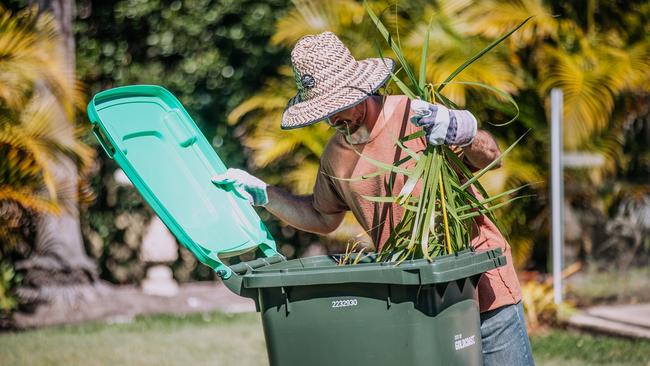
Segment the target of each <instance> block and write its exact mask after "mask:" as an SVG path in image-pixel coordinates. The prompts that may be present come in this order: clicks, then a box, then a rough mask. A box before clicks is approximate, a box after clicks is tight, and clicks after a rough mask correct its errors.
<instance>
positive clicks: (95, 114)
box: [88, 85, 278, 279]
mask: <svg viewBox="0 0 650 366" xmlns="http://www.w3.org/2000/svg"><path fill="white" fill-rule="evenodd" d="M88 117H89V118H90V121H91V123H92V125H93V133H94V134H95V136H96V137H97V139H98V140H99V142H100V144H101V145H102V148H103V149H104V151H105V152H106V154H108V156H109V157H111V158H113V159H115V161H116V162H117V163H118V164H119V166H120V167H121V168H122V170H124V173H125V174H126V176H127V177H129V179H130V180H131V182H132V183H133V185H134V186H135V188H136V189H137V190H138V191H139V192H140V193H141V194H142V196H143V197H144V199H145V200H146V201H147V203H148V204H149V205H150V206H151V208H152V209H153V210H154V211H155V212H156V214H158V216H160V219H161V220H162V221H163V222H164V223H165V225H167V227H168V228H169V229H170V231H171V232H172V233H173V234H174V236H176V238H177V239H178V240H179V241H180V242H181V244H182V245H184V246H185V247H186V248H187V249H189V250H190V251H191V252H192V253H193V254H194V255H195V256H196V257H197V259H199V260H200V261H201V262H203V263H204V264H206V265H208V266H210V267H211V268H212V269H213V270H215V271H217V272H218V273H219V275H220V276H221V277H222V278H223V279H227V278H229V277H230V276H231V274H232V271H231V269H230V268H229V267H228V266H226V265H224V264H223V263H222V261H221V258H225V257H230V256H236V255H239V254H242V253H244V252H247V251H250V250H253V249H255V248H259V249H260V250H261V252H262V253H263V254H264V256H265V257H271V256H274V255H278V253H277V250H276V245H275V241H274V240H273V238H272V237H271V234H270V233H269V231H268V230H267V228H266V226H264V223H262V221H261V220H260V218H259V216H258V215H257V213H256V212H255V210H254V209H253V208H252V206H251V205H250V204H249V203H248V201H246V200H245V199H243V198H240V197H238V196H237V195H235V194H234V193H233V192H231V190H232V188H221V187H218V186H215V185H214V184H213V183H212V181H211V180H210V178H211V177H212V176H213V175H214V174H218V173H223V172H225V171H226V166H225V165H224V163H223V162H222V161H221V159H220V158H219V156H218V155H217V153H216V152H215V151H214V149H213V148H212V146H211V145H210V144H209V143H208V141H207V140H206V138H205V136H203V134H202V133H201V131H200V130H199V129H198V127H197V126H196V124H195V123H194V121H193V120H192V118H191V117H190V116H189V114H188V113H187V111H185V108H183V106H182V105H181V103H180V102H179V101H178V99H176V98H175V97H174V96H173V95H172V94H171V93H170V92H169V91H167V90H166V89H164V88H162V87H160V86H155V85H133V86H125V87H119V88H114V89H109V90H106V91H103V92H101V93H98V94H97V95H95V97H94V98H93V99H92V100H91V101H90V103H89V104H88Z"/></svg>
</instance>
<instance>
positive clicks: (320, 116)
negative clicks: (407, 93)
mask: <svg viewBox="0 0 650 366" xmlns="http://www.w3.org/2000/svg"><path fill="white" fill-rule="evenodd" d="M358 65H359V67H358V68H357V74H356V75H355V77H354V79H353V80H349V81H347V82H346V84H348V85H343V86H341V87H340V88H339V90H335V91H333V92H332V93H328V94H326V95H322V96H319V97H315V98H311V99H309V100H305V101H301V100H300V96H299V95H296V96H295V97H293V98H291V100H289V103H288V104H287V108H286V109H285V111H284V113H283V114H282V123H281V125H280V126H281V128H282V129H283V130H291V129H294V128H300V127H305V126H309V125H312V124H314V123H317V122H320V121H322V120H324V119H326V118H328V117H331V116H333V115H334V114H336V113H338V112H340V111H343V110H345V109H348V108H350V107H353V106H355V105H357V104H359V103H361V102H362V101H363V100H365V99H366V98H367V97H369V96H370V95H372V94H373V93H374V92H375V91H377V89H379V88H380V87H381V86H382V85H384V84H385V83H386V81H388V78H390V74H391V72H392V70H393V67H394V66H395V61H393V60H392V59H390V58H383V59H382V58H369V59H366V60H362V61H359V62H358Z"/></svg>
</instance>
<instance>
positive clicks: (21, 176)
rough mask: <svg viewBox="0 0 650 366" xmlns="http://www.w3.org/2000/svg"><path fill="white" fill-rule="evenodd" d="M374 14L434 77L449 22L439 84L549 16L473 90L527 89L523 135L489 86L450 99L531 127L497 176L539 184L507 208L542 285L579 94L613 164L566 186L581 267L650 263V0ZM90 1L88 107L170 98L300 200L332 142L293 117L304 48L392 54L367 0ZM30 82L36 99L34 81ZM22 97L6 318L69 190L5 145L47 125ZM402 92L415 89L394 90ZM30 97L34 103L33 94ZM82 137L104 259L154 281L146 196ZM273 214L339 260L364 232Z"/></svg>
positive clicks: (11, 170)
mask: <svg viewBox="0 0 650 366" xmlns="http://www.w3.org/2000/svg"><path fill="white" fill-rule="evenodd" d="M27 5H28V2H26V1H19V0H9V1H7V5H6V6H7V8H8V10H2V14H1V15H0V21H1V22H2V23H0V32H1V33H0V54H2V55H5V54H7V53H8V52H10V51H11V47H10V45H11V43H10V42H8V41H7V39H10V38H11V36H10V34H11V33H9V31H10V28H8V26H7V25H6V24H9V23H8V22H10V21H11V19H14V18H17V17H19V16H18V15H17V14H18V13H16V11H19V10H21V9H24V8H25V7H26V6H27ZM370 5H371V7H372V8H373V9H375V10H376V11H377V12H378V13H380V14H381V16H382V18H383V21H384V23H385V24H386V25H387V26H389V27H391V31H392V32H393V34H396V33H397V32H398V31H399V35H400V42H401V45H402V47H403V48H404V49H405V51H406V55H407V57H408V59H409V61H410V62H411V63H412V65H413V66H414V68H416V69H417V67H415V66H417V65H418V59H419V57H420V51H419V50H420V47H421V45H422V42H423V35H424V29H425V28H426V27H427V26H428V25H429V24H431V38H430V45H429V50H430V52H429V57H430V59H429V65H430V66H429V67H428V68H427V70H428V73H429V75H428V78H429V79H430V80H431V81H432V82H440V81H442V79H441V78H443V77H444V76H446V75H448V74H449V73H450V72H451V71H452V70H453V69H455V68H456V67H457V66H458V65H459V64H460V63H461V62H462V61H464V60H465V59H467V58H468V56H470V55H472V54H473V53H474V52H476V51H478V50H480V49H482V48H483V47H485V46H486V45H487V44H489V43H490V42H491V41H492V40H493V39H495V38H496V37H498V36H499V35H501V34H503V33H505V32H506V31H507V30H508V29H510V28H512V27H514V26H515V25H516V24H518V23H519V22H521V20H523V19H525V18H526V17H528V16H530V15H534V17H533V18H532V19H531V21H530V22H529V24H527V25H526V26H525V27H524V28H523V29H522V30H521V31H520V32H518V33H516V34H515V35H514V36H513V37H512V38H511V39H510V40H508V41H507V42H506V43H505V44H504V45H502V46H500V47H498V48H497V49H495V50H494V51H493V52H491V53H490V54H488V55H487V56H485V57H484V58H483V59H481V60H480V61H479V62H477V63H476V64H475V65H473V66H472V67H471V68H470V69H468V70H467V71H466V72H464V73H462V74H461V75H459V77H458V78H457V80H460V81H481V82H483V83H487V84H491V85H494V86H498V87H500V88H502V89H504V90H507V91H508V92H510V93H512V94H513V95H514V96H515V99H516V100H517V102H518V103H519V106H520V108H521V115H520V118H519V122H517V123H514V124H511V125H509V126H507V127H495V126H493V125H491V124H490V122H493V123H498V122H500V121H501V122H502V121H505V120H507V119H508V116H510V115H511V114H512V113H513V111H512V110H511V109H508V108H504V107H502V103H500V101H499V100H498V99H496V98H495V97H494V96H493V95H489V94H485V93H483V92H482V91H481V90H477V89H472V88H469V87H467V86H463V85H459V84H455V85H450V86H449V87H447V92H446V95H447V96H448V97H449V98H451V99H452V100H454V101H455V102H456V103H457V104H459V105H461V106H463V107H464V108H468V109H470V110H471V111H472V112H473V113H474V114H475V115H476V116H477V117H478V119H479V120H480V121H481V127H482V128H485V129H487V130H488V131H490V132H491V133H492V134H493V135H494V136H495V137H496V138H497V140H498V141H499V143H500V144H501V145H502V146H508V145H509V143H510V142H512V141H514V140H515V139H516V138H517V137H518V136H520V135H521V134H523V133H524V132H525V131H526V130H528V129H531V133H530V134H529V135H528V137H527V138H526V139H525V140H524V142H523V144H522V145H520V146H519V147H518V148H517V149H515V151H513V153H512V154H511V155H510V156H509V157H508V158H507V160H506V161H505V163H504V164H503V168H501V169H499V170H497V171H494V172H492V173H490V174H489V175H488V176H486V178H485V179H484V184H485V185H486V186H487V187H489V189H490V190H491V191H492V192H498V191H502V190H505V189H508V188H512V187H515V186H519V185H522V184H530V186H528V187H527V188H526V190H525V192H523V194H531V195H533V196H532V198H528V199H523V200H519V201H516V202H515V203H513V204H512V205H511V206H509V207H508V208H507V209H505V210H501V211H500V212H499V213H498V215H499V216H500V217H501V218H502V220H503V222H504V224H505V225H504V226H505V227H506V228H507V230H508V232H507V233H506V234H507V235H508V237H509V240H510V243H511V245H512V247H513V253H514V255H515V261H516V266H517V267H518V268H521V269H528V270H535V271H540V272H544V271H545V270H546V267H547V260H548V252H549V244H548V243H549V238H548V236H549V211H550V210H549V207H548V197H547V192H548V190H549V187H548V186H547V182H548V171H549V169H548V164H549V161H548V160H549V159H548V157H549V147H550V146H549V137H548V136H549V130H548V122H547V121H548V108H549V105H548V97H547V96H548V93H549V91H550V89H551V88H554V87H561V88H562V89H563V90H564V93H565V106H566V108H565V115H564V118H565V148H566V149H567V150H569V151H578V150H579V151H588V152H593V153H597V154H600V155H602V156H603V157H604V161H605V163H604V164H603V165H602V166H600V167H598V168H590V169H571V170H567V171H566V173H565V179H566V181H565V188H566V190H567V194H566V198H567V199H566V209H567V245H568V246H567V248H568V253H567V258H566V261H567V262H573V261H587V262H588V263H590V264H593V266H592V267H595V268H598V267H607V266H611V264H612V263H615V265H616V266H617V268H625V267H628V266H634V265H636V266H644V265H645V266H647V263H648V259H649V257H650V241H649V239H648V238H650V235H648V234H650V193H649V189H648V181H649V180H648V179H649V178H650V93H649V91H650V40H649V39H648V38H649V35H650V4H649V3H648V2H647V1H640V0H632V1H621V0H603V1H596V0H580V1H573V2H563V1H554V0H553V1H542V0H508V1H493V0H480V1H469V0H436V1H424V0H411V1H400V2H399V3H398V4H397V5H396V4H395V2H391V1H379V0H373V1H370ZM75 6H76V17H75V20H74V23H73V26H74V36H75V46H76V50H75V53H76V73H77V78H78V79H79V80H80V81H81V83H82V87H81V88H75V87H69V88H67V87H59V88H58V89H55V90H61V91H62V92H71V91H72V90H82V92H81V94H82V95H85V97H86V99H87V98H89V97H91V96H92V95H94V94H95V93H96V92H99V91H101V90H104V89H106V88H110V87H115V86H120V85H128V84H160V85H163V86H165V87H166V88H168V89H169V90H171V91H172V92H173V93H174V94H175V95H176V96H177V97H178V98H179V99H180V100H181V101H182V103H183V104H184V105H185V106H186V108H187V109H188V111H189V112H190V114H191V115H192V116H193V118H194V119H195V121H196V122H197V123H198V124H199V126H200V127H201V129H202V131H203V132H204V133H205V135H206V137H207V138H208V140H209V141H211V142H212V144H213V146H214V148H215V149H216V151H217V152H218V154H219V155H220V157H221V158H222V159H223V160H224V161H225V163H226V164H227V165H229V166H233V167H240V168H244V169H248V170H250V171H251V172H252V173H254V174H256V175H259V176H260V177H261V178H263V179H265V180H266V181H268V182H269V183H271V184H276V185H280V186H283V187H285V188H287V189H289V190H291V191H293V192H294V193H301V194H306V193H309V192H310V191H311V189H312V187H313V183H314V180H315V177H316V174H317V168H318V162H319V156H320V154H321V153H322V151H323V148H324V146H325V144H326V142H327V140H328V139H329V137H330V136H331V135H332V131H331V130H330V129H328V128H327V126H325V125H324V124H317V125H314V126H310V127H308V128H304V129H299V130H291V131H282V130H280V128H279V121H280V115H281V113H282V111H283V109H284V106H285V104H286V102H287V100H288V99H289V98H291V97H292V96H293V95H294V94H295V91H296V89H295V85H294V81H293V76H292V74H291V71H290V68H289V52H290V50H291V48H292V46H293V44H295V42H296V41H297V40H298V39H299V38H300V37H301V36H303V35H306V34H314V33H320V32H323V31H333V32H335V33H336V34H337V35H339V36H340V37H341V39H342V40H343V41H344V42H345V43H346V44H347V45H348V46H350V49H351V50H352V52H353V54H354V56H355V57H357V58H365V57H376V56H377V55H378V48H381V49H382V52H383V53H384V55H387V56H389V57H390V56H391V52H390V50H387V49H386V47H385V45H384V43H383V42H380V40H381V38H380V37H379V35H378V34H377V33H376V30H375V28H374V26H373V25H372V24H371V22H370V21H369V19H368V17H367V16H366V14H365V11H364V9H363V5H362V2H360V1H356V0H293V1H289V0H264V1H253V0H183V1H162V0H151V1H146V0H120V1H99V0H79V1H76V2H75ZM10 11H11V12H10ZM41 19H43V18H41ZM45 20H46V19H45ZM43 21H44V20H41V22H43ZM37 25H38V24H37ZM37 28H38V27H37ZM51 32H52V30H45V35H40V37H43V39H42V41H41V42H42V44H43V45H44V46H39V47H42V49H41V51H40V52H41V54H45V55H47V54H48V52H50V53H49V54H55V53H56V50H50V51H47V50H46V49H47V45H48V42H49V41H48V39H49V38H48V37H51V36H52V35H51V34H50V33H51ZM36 36H39V35H38V34H37V35H36ZM3 40H4V42H5V43H3ZM50 44H51V42H50ZM41 58H42V56H41ZM45 58H46V59H40V60H41V61H43V62H44V61H51V62H55V61H53V60H55V58H51V59H52V60H47V57H45ZM37 59H38V58H37ZM2 60H4V59H3V58H2V57H0V62H2ZM1 65H2V64H0V80H2V81H4V80H8V77H5V76H6V75H8V74H6V73H5V70H10V72H12V73H15V72H16V71H15V69H9V68H2V66H1ZM39 67H40V66H39ZM37 68H38V67H37V66H33V68H32V69H27V71H30V70H35V69H37ZM40 70H45V71H47V70H52V71H51V72H52V76H51V77H50V79H51V80H53V82H56V79H57V66H56V65H50V66H46V67H45V66H43V68H41V69H40ZM24 73H25V74H28V73H27V72H26V71H25V72H24ZM50 79H47V80H50ZM24 84H25V85H27V89H30V90H31V89H32V85H31V84H30V82H29V80H27V81H25V82H24ZM19 87H21V86H12V85H8V84H6V83H0V102H1V103H2V105H1V106H0V116H1V117H2V120H1V121H0V123H2V130H1V131H2V133H3V135H0V154H1V155H2V161H1V162H0V169H2V170H0V176H1V177H2V179H3V180H2V182H0V193H2V194H4V195H0V220H1V221H0V229H1V230H0V234H1V235H0V241H2V243H1V248H2V249H1V254H2V257H1V258H0V309H10V308H14V307H15V306H16V303H15V301H14V300H12V298H11V296H10V294H11V289H12V288H14V287H15V286H16V285H17V283H19V282H20V276H19V275H18V274H16V271H15V270H14V268H13V265H12V264H13V263H15V261H16V260H18V259H19V258H22V257H26V256H28V255H29V252H30V237H31V236H32V235H33V231H34V230H33V221H32V220H31V219H30V218H31V217H32V216H33V212H35V211H47V210H51V211H52V212H54V211H56V210H57V209H60V208H59V207H58V203H57V201H54V200H52V199H51V198H52V197H54V196H53V195H52V194H53V192H54V191H55V190H56V187H53V186H52V184H49V185H48V183H47V182H48V179H47V171H46V170H44V169H43V168H42V167H41V166H39V165H38V161H37V159H34V158H33V156H34V155H33V153H32V152H30V151H29V150H28V149H26V148H22V147H19V148H16V147H15V146H17V145H15V144H13V145H12V143H13V142H12V141H14V140H12V138H5V136H9V135H5V134H4V133H5V131H8V130H7V128H8V127H7V126H21V124H20V123H22V122H20V123H19V122H16V121H25V122H26V123H27V124H29V123H33V122H30V121H34V120H36V119H34V118H32V117H33V116H31V115H27V116H31V117H29V118H27V119H25V118H23V119H22V120H21V117H20V116H25V115H26V114H25V113H34V112H33V110H34V109H33V108H31V107H29V105H30V104H29V103H30V100H31V99H28V98H27V97H25V99H24V100H19V101H11V100H10V99H9V97H10V96H11V95H10V94H11V91H12V90H15V89H16V88H19ZM385 92H387V93H396V92H398V90H397V89H396V88H391V87H389V88H388V89H387V90H385ZM23 94H24V95H27V96H28V97H30V98H31V96H32V94H33V93H32V92H31V91H28V92H25V93H22V94H21V95H23ZM58 97H59V98H60V99H61V98H63V99H65V100H71V101H72V100H75V99H79V98H78V97H75V96H70V95H62V96H61V95H60V96H58ZM9 119H11V121H9ZM46 122H47V121H46ZM52 123H54V122H47V123H45V124H46V125H51V124H52ZM76 126H77V127H79V128H80V130H81V134H79V135H75V136H76V137H75V138H74V140H73V141H72V142H70V143H71V144H72V145H74V146H76V148H78V149H82V147H81V146H86V145H87V146H91V147H92V148H93V149H94V150H96V151H98V153H97V154H96V158H95V160H94V163H93V164H91V165H92V166H91V167H90V168H89V169H92V170H91V174H89V175H88V181H89V183H90V186H91V187H92V190H93V192H94V200H93V201H92V203H90V204H89V205H87V207H86V206H84V207H82V211H81V230H82V233H83V237H84V241H85V245H86V250H87V252H88V254H89V255H90V256H91V257H92V258H94V259H96V260H97V265H98V270H99V276H100V277H101V278H102V279H105V280H108V281H110V282H112V283H134V282H138V281H139V280H141V279H142V277H143V274H144V267H143V264H142V263H140V261H139V260H138V252H139V246H140V242H141V238H142V235H143V232H144V229H145V226H146V223H147V222H148V221H149V219H150V218H151V215H152V211H151V210H150V209H149V208H148V207H147V206H146V204H144V202H143V201H142V199H141V198H140V196H139V195H138V194H137V192H135V191H134V189H133V188H132V187H130V186H128V185H123V184H120V183H119V176H116V168H117V167H116V165H115V163H114V162H113V161H111V160H108V159H107V158H106V156H105V155H104V154H103V153H102V152H101V151H100V150H99V148H98V146H97V145H96V143H95V141H94V139H93V138H91V137H90V136H88V134H87V131H85V130H84V128H86V127H87V121H86V119H85V114H84V113H78V114H77V124H76ZM12 128H13V127H12ZM38 131H40V130H38ZM48 141H50V140H48ZM80 143H83V144H85V145H82V144H80ZM72 145H70V146H72ZM66 146H67V145H66ZM30 154H32V155H30ZM82 155H83V154H82ZM15 187H22V188H24V189H30V191H25V193H24V196H18V195H16V193H13V195H8V194H7V193H6V192H9V189H14V188H15ZM47 192H49V193H47ZM21 197H27V199H22V198H21ZM259 212H260V215H261V217H262V219H263V220H264V221H265V222H266V223H267V224H268V225H269V227H270V229H271V231H272V233H273V235H274V237H275V238H276V239H277V240H278V243H279V245H280V248H281V251H282V252H283V253H284V254H285V255H287V256H289V257H296V256H300V255H303V254H310V253H316V252H318V251H323V250H328V251H337V250H340V248H341V245H343V246H344V245H345V243H346V242H347V241H348V240H351V239H356V238H358V237H359V234H362V233H361V229H360V228H359V227H358V226H357V225H356V224H355V223H354V219H351V218H347V219H346V221H345V224H344V225H343V226H342V227H341V228H340V229H339V230H338V231H337V232H335V233H334V235H332V236H331V237H328V238H318V237H316V236H314V235H311V234H306V233H301V232H298V231H296V230H294V229H292V228H290V227H287V226H286V225H283V224H282V223H280V222H278V221H277V220H275V219H274V218H272V217H271V216H270V215H269V214H268V213H267V212H266V211H263V210H260V211H259ZM319 243H320V244H324V246H321V245H320V244H319ZM323 247H324V249H323ZM174 274H175V276H176V278H177V279H179V280H182V281H184V280H197V279H210V278H213V277H214V276H213V274H212V273H211V271H210V270H209V269H208V268H207V267H205V266H200V265H197V263H196V261H195V260H194V258H193V257H192V256H191V255H190V254H189V253H188V252H187V251H185V250H184V249H181V250H180V256H179V259H178V260H177V262H176V263H175V264H174ZM533 290H534V291H539V288H535V289H533ZM533 290H531V291H533ZM547 292H548V291H547ZM539 296H543V295H539ZM540 311H541V310H540Z"/></svg>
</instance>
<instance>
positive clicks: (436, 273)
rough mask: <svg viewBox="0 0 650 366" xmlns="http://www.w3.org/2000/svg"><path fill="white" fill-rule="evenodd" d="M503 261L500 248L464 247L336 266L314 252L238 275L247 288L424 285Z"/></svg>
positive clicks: (477, 271)
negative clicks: (450, 251) (431, 255)
mask: <svg viewBox="0 0 650 366" xmlns="http://www.w3.org/2000/svg"><path fill="white" fill-rule="evenodd" d="M319 262H322V263H327V262H329V265H328V264H325V265H322V266H318V263H319ZM505 264H506V257H505V256H504V255H503V252H502V250H501V248H495V249H489V250H486V251H470V250H465V251H462V252H458V253H456V254H452V255H446V256H442V257H437V258H434V259H433V260H432V261H431V262H429V261H428V260H426V259H416V260H407V261H404V262H402V263H400V264H399V265H395V263H390V262H379V263H364V264H355V265H345V266H338V265H336V264H335V262H334V260H333V259H332V257H331V256H315V257H308V258H302V259H294V260H290V261H285V262H280V263H277V264H273V265H270V266H266V267H262V268H257V269H255V270H252V271H250V272H248V273H245V274H242V275H241V276H242V280H243V285H244V287H245V288H248V289H251V288H269V287H288V286H310V285H322V284H337V283H375V284H393V285H427V284H440V283H445V282H451V281H456V280H460V279H464V278H468V277H472V276H477V275H480V274H482V273H483V272H486V271H489V270H491V269H494V268H497V267H501V266H504V265H505Z"/></svg>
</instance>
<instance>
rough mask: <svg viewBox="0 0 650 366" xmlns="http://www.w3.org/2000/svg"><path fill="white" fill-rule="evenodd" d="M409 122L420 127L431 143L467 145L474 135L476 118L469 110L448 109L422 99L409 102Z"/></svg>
mask: <svg viewBox="0 0 650 366" xmlns="http://www.w3.org/2000/svg"><path fill="white" fill-rule="evenodd" d="M411 109H412V110H413V113H414V115H413V117H411V122H412V123H413V124H415V125H416V126H419V127H422V128H423V129H424V131H425V132H426V136H427V141H429V144H431V145H442V144H444V145H447V146H451V145H454V146H467V145H469V144H471V143H472V141H473V140H474V136H476V129H477V126H476V118H475V117H474V115H473V114H472V113H471V112H470V111H466V110H458V109H448V108H447V107H445V106H443V105H440V104H431V103H428V102H425V101H423V100H414V101H412V102H411Z"/></svg>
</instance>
